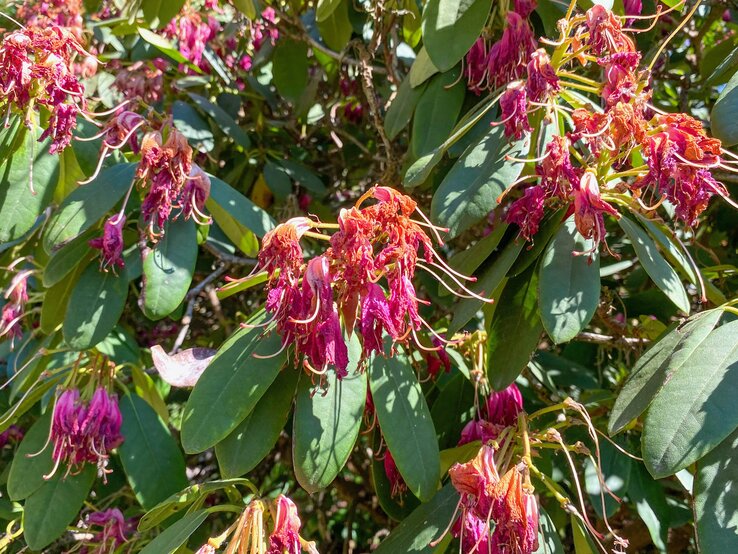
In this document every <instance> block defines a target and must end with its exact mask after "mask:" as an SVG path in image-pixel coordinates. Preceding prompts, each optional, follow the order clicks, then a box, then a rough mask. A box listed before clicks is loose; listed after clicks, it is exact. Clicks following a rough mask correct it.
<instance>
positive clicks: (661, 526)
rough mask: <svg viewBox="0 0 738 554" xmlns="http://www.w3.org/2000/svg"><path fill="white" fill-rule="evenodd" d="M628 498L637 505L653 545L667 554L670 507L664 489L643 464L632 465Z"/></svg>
mask: <svg viewBox="0 0 738 554" xmlns="http://www.w3.org/2000/svg"><path fill="white" fill-rule="evenodd" d="M628 498H629V499H630V501H631V502H633V503H634V504H635V507H636V511H637V512H638V515H639V516H640V518H641V519H642V520H643V523H645V524H646V527H647V528H648V532H649V534H650V535H651V540H652V541H653V544H654V545H655V546H656V548H658V549H659V550H660V551H661V552H666V539H667V533H668V530H669V506H668V504H667V503H666V495H665V494H664V488H663V487H662V486H661V485H660V484H659V483H658V482H657V481H655V480H654V479H653V477H651V475H649V473H648V471H646V468H644V467H643V465H641V464H632V467H631V471H630V482H629V484H628Z"/></svg>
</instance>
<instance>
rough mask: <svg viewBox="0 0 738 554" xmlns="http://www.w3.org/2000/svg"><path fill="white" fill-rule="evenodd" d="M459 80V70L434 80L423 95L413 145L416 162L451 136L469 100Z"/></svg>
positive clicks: (415, 125) (414, 123)
mask: <svg viewBox="0 0 738 554" xmlns="http://www.w3.org/2000/svg"><path fill="white" fill-rule="evenodd" d="M458 79H459V70H458V69H457V70H453V71H448V72H446V73H443V74H441V75H438V76H437V77H434V78H433V79H432V80H431V82H430V83H428V86H427V87H426V89H425V90H424V91H423V92H422V94H421V96H420V99H419V100H418V104H417V106H416V108H415V118H414V119H413V130H412V139H411V141H410V145H411V149H412V153H413V156H415V157H416V158H419V157H421V156H424V155H426V154H429V153H431V152H432V151H433V149H434V148H436V147H438V146H440V145H441V144H443V142H444V141H445V140H446V138H447V137H448V136H449V134H451V131H452V130H453V128H454V125H455V124H456V120H457V119H458V117H459V113H461V106H462V104H463V103H464V97H465V96H466V86H465V85H464V83H462V82H460V81H459V80H458Z"/></svg>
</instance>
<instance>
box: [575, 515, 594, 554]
mask: <svg viewBox="0 0 738 554" xmlns="http://www.w3.org/2000/svg"><path fill="white" fill-rule="evenodd" d="M571 530H572V535H573V539H574V552H575V554H597V553H598V552H599V551H598V550H597V547H596V546H595V545H594V542H592V538H591V537H590V536H589V533H588V532H587V531H586V529H585V528H584V526H583V525H582V522H581V521H580V520H579V518H578V517H576V516H575V515H574V514H572V515H571Z"/></svg>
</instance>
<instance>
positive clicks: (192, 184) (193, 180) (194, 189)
mask: <svg viewBox="0 0 738 554" xmlns="http://www.w3.org/2000/svg"><path fill="white" fill-rule="evenodd" d="M209 196H210V177H208V175H207V173H205V172H204V171H203V170H202V169H200V166H198V165H195V164H193V165H192V171H190V175H189V177H187V181H186V182H185V185H184V188H183V189H182V198H183V201H182V211H183V212H184V216H185V219H189V218H190V217H192V218H194V219H195V221H196V222H198V223H199V224H201V225H207V224H209V223H210V222H211V221H212V220H211V218H210V216H208V215H206V214H205V202H206V201H207V199H208V197H209Z"/></svg>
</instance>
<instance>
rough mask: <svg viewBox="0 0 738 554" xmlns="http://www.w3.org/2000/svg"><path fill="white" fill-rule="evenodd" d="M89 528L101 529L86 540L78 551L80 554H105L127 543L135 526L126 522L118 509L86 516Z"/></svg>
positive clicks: (109, 509) (128, 521)
mask: <svg viewBox="0 0 738 554" xmlns="http://www.w3.org/2000/svg"><path fill="white" fill-rule="evenodd" d="M87 524H88V525H89V526H90V527H93V526H94V527H102V529H101V530H100V531H98V532H96V533H95V534H94V535H93V536H92V538H91V539H88V540H87V541H85V542H86V544H85V546H84V547H83V548H82V550H81V551H80V552H81V554H107V553H109V552H113V551H114V550H115V549H116V548H117V547H118V546H120V545H122V544H125V543H126V542H128V537H129V536H130V535H131V534H132V533H133V531H134V529H135V524H134V522H133V521H131V520H126V518H125V517H123V514H122V513H121V511H120V510H119V509H118V508H108V509H107V510H103V511H101V512H93V513H91V514H90V515H89V516H87Z"/></svg>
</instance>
